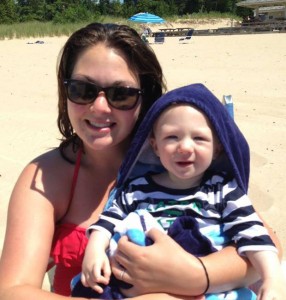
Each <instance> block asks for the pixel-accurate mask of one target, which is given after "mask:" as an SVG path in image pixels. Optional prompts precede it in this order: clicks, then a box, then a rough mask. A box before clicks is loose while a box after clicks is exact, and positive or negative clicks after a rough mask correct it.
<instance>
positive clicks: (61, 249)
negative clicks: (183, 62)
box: [0, 23, 257, 300]
mask: <svg viewBox="0 0 286 300" xmlns="http://www.w3.org/2000/svg"><path fill="white" fill-rule="evenodd" d="M57 79H58V97H59V100H58V109H59V112H58V128H59V131H60V133H61V134H62V141H61V143H60V145H59V147H58V148H56V149H52V150H50V151H48V152H46V153H44V154H42V155H40V156H39V157H37V158H35V159H34V160H33V161H32V162H30V163H29V164H28V165H27V166H26V167H25V168H24V170H23V171H22V173H21V175H20V177H19V179H18V181H17V183H16V185H15V187H14V190H13V192H12V195H11V199H10V202H9V209H8V217H7V227H6V235H5V241H4V246H3V251H2V256H1V260H0V299H1V300H14V299H17V300H21V299H24V300H27V299H37V300H40V299H49V300H53V299H54V300H57V299H65V298H69V295H70V293H71V291H70V280H71V279H72V278H73V277H74V276H75V275H76V274H78V273H79V272H80V271H81V264H82V260H83V254H84V250H85V247H86V244H87V238H86V236H85V231H86V228H87V227H88V226H89V225H90V224H91V223H92V222H94V220H97V219H98V217H99V215H100V214H101V213H102V211H103V210H104V209H105V208H107V207H108V205H109V203H108V202H107V199H108V195H109V194H110V191H111V190H112V188H113V187H114V185H115V181H116V178H117V173H118V170H119V167H120V165H121V163H122V161H123V159H124V157H125V156H126V153H127V150H128V149H129V146H130V142H131V140H132V137H133V135H134V133H135V132H136V131H137V127H138V125H139V124H140V123H141V121H142V118H143V117H144V115H145V114H146V112H147V111H148V109H149V108H150V106H151V105H152V104H153V103H154V102H155V101H156V100H157V99H158V98H159V97H160V96H161V94H162V92H164V90H165V85H164V82H163V75H162V69H161V66H160V64H159V62H158V60H157V58H156V56H155V54H154V52H153V51H152V49H151V48H150V47H149V46H148V45H147V44H145V43H144V42H143V41H142V40H141V38H140V35H139V34H138V33H137V32H136V31H135V30H133V29H131V28H130V27H128V26H124V25H114V24H99V23H92V24H90V25H88V26H86V27H84V28H81V29H79V30H78V31H76V32H74V33H73V34H72V35H71V36H70V37H69V39H68V40H67V42H66V43H65V45H64V47H63V49H62V52H61V57H60V60H59V66H58V74H57ZM149 234H150V237H151V238H152V240H153V241H154V244H153V246H152V251H148V253H147V252H144V251H145V250H144V249H142V247H138V248H137V250H136V251H134V246H135V245H134V244H132V243H130V242H129V241H128V240H127V239H125V238H124V237H123V238H122V239H121V240H120V241H119V243H118V251H117V253H116V255H115V257H114V262H113V263H112V271H113V274H114V276H115V277H117V278H120V274H121V272H122V267H121V266H124V268H125V270H126V273H125V277H124V280H125V279H126V280H127V281H128V282H129V283H131V284H132V285H133V287H132V288H131V289H129V290H128V293H129V294H130V296H137V295H138V296H137V297H135V298H134V299H137V300H139V299H152V300H154V299H193V297H191V296H190V297H188V296H177V295H176V294H181V293H182V294H184V295H197V294H201V293H202V292H203V291H204V289H205V284H206V278H205V273H204V270H203V268H202V266H201V264H200V263H199V262H198V260H197V259H196V257H194V256H193V255H191V254H189V253H186V252H185V251H184V250H182V249H181V247H179V246H178V245H177V244H176V243H174V241H173V240H172V239H171V238H169V237H167V236H166V235H165V234H163V233H161V232H159V231H157V230H151V231H150V233H149ZM162 253H164V255H162ZM170 253H172V254H173V253H176V258H175V259H170ZM143 256H144V257H147V258H148V260H147V261H145V260H142V257H143ZM50 257H52V259H53V261H54V263H55V264H56V268H55V277H54V282H53V291H54V293H51V292H49V291H45V290H42V283H43V278H44V276H45V273H46V271H47V266H48V265H49V258H50ZM226 258H227V261H228V262H229V263H231V264H232V266H233V267H234V268H233V269H232V270H230V269H229V268H228V267H227V266H225V264H224V261H225V259H226ZM182 260H183V261H184V262H185V264H184V265H181V264H178V261H182ZM159 261H160V262H161V263H160V264H158V265H156V264H155V262H156V263H157V262H159ZM204 263H205V265H206V267H207V269H208V272H209V276H210V290H218V291H221V290H223V289H225V287H226V286H227V287H229V288H234V287H237V286H241V285H243V284H244V283H245V282H248V281H249V280H252V281H255V280H256V279H257V275H256V274H255V272H254V269H253V268H252V267H251V265H250V264H249V262H248V261H247V260H245V259H242V258H241V257H240V256H239V255H237V253H236V250H235V247H233V246H231V247H227V248H225V249H223V250H221V251H218V252H217V253H215V254H212V255H209V256H206V257H205V259H204ZM178 275H180V276H181V275H183V276H182V279H181V280H180V282H177V281H176V280H174V278H178ZM129 276H130V277H129ZM131 278H132V279H131ZM158 290H164V291H165V293H156V291H158ZM154 293H155V294H154ZM140 295H142V296H140ZM64 296H66V297H64ZM78 299H83V298H80V297H79V298H78Z"/></svg>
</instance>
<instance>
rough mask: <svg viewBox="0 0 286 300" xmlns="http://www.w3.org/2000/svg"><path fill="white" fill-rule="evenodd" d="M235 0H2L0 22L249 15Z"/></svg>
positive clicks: (63, 21) (59, 21) (64, 21)
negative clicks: (142, 14)
mask: <svg viewBox="0 0 286 300" xmlns="http://www.w3.org/2000/svg"><path fill="white" fill-rule="evenodd" d="M238 1H240V0H165V1H163V0H135V1H134V0H125V1H120V0H1V3H0V23H1V24H12V23H16V22H28V21H40V22H51V21H52V22H54V23H76V22H80V21H90V20H98V19H100V16H102V15H109V16H115V17H122V18H126V19H128V18H129V17H130V16H132V15H134V14H135V13H138V12H151V13H153V14H156V15H159V16H161V17H168V16H174V15H177V16H184V15H189V14H192V13H208V12H220V13H232V14H236V15H238V16H245V15H249V13H250V11H249V10H247V9H242V8H239V7H237V6H236V2H238Z"/></svg>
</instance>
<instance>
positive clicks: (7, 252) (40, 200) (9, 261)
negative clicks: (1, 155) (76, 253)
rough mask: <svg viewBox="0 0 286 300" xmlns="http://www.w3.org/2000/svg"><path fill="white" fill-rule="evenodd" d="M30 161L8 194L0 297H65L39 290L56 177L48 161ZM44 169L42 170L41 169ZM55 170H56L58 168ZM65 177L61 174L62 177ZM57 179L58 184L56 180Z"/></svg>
mask: <svg viewBox="0 0 286 300" xmlns="http://www.w3.org/2000/svg"><path fill="white" fill-rule="evenodd" d="M41 163H43V166H41V167H40V164H39V163H38V162H37V163H31V164H29V165H28V166H27V167H26V168H25V169H24V171H23V172H22V174H21V175H20V177H19V179H18V181H17V183H16V185H15V188H14V190H13V193H12V195H11V199H10V203H9V209H8V218H7V227H6V235H5V241H4V247H3V252H2V256H1V260H0V299H1V300H27V299H29V300H46V299H47V300H60V299H67V298H68V297H62V296H59V295H56V294H53V293H50V292H47V291H44V290H42V289H41V287H42V282H43V278H44V275H45V272H46V268H47V263H48V259H49V254H50V248H51V243H52V238H53V234H54V223H55V214H56V213H55V205H54V204H53V203H52V202H51V201H50V200H49V199H53V198H55V197H56V194H59V193H58V191H59V189H60V184H65V182H58V181H59V177H57V178H55V177H56V175H55V170H58V169H59V168H53V166H52V165H51V163H50V161H49V162H46V166H45V162H41ZM49 165H50V166H49ZM43 169H44V170H43ZM57 173H59V172H58V171H57ZM63 178H64V177H63ZM57 182H58V183H57Z"/></svg>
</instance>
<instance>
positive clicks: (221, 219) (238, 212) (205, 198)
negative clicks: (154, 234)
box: [89, 174, 277, 254]
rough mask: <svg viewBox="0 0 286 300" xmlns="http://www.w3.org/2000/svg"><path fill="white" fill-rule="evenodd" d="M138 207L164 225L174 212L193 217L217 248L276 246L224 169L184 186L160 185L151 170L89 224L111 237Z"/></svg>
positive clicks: (173, 216)
mask: <svg viewBox="0 0 286 300" xmlns="http://www.w3.org/2000/svg"><path fill="white" fill-rule="evenodd" d="M137 209H146V210H147V211H149V212H150V214H151V215H152V216H153V217H154V218H156V220H157V221H158V222H159V223H160V224H161V225H162V227H163V228H164V230H166V231H167V230H168V229H169V227H170V226H171V225H172V223H173V222H174V221H175V219H176V218H178V217H181V216H188V217H190V218H192V219H193V220H195V222H196V223H197V226H198V228H199V232H200V233H201V235H202V236H204V237H206V238H208V239H209V241H210V243H211V245H212V246H213V248H214V249H215V250H220V249H222V248H223V247H225V246H226V245H228V244H230V243H235V244H236V246H237V249H238V252H239V253H240V254H243V252H245V251H261V250H270V251H275V252H277V250H276V248H275V246H274V244H273V242H272V240H271V239H270V237H269V235H268V232H267V230H266V228H265V227H264V226H263V223H262V221H261V220H260V218H259V217H258V215H257V214H256V212H255V210H254V208H253V206H252V204H251V201H250V199H249V198H248V196H247V195H246V194H245V193H244V192H243V191H242V189H240V188H239V186H238V184H237V182H236V180H235V179H232V180H229V179H227V178H226V177H224V176H223V175H222V174H220V175H213V176H211V177H210V178H208V179H207V180H206V181H204V182H203V183H202V184H201V185H200V186H197V187H193V188H189V189H184V190H180V189H171V188H167V187H163V186H160V185H158V184H157V183H156V182H154V180H153V179H152V177H151V175H146V176H145V177H139V178H136V179H133V180H132V181H131V182H129V184H128V186H127V188H126V189H125V190H123V191H122V193H121V195H120V197H119V198H118V199H115V200H114V201H113V203H112V205H111V207H110V208H109V209H108V210H107V211H104V212H103V213H102V215H101V216H100V219H99V220H98V222H96V223H95V224H93V225H92V226H91V227H90V228H89V229H97V230H101V231H104V232H105V233H106V234H107V235H108V237H109V238H110V237H111V236H112V235H113V230H114V227H115V226H116V225H117V224H118V222H120V221H122V220H123V219H124V218H125V217H126V216H127V215H128V213H130V212H132V211H135V210H137Z"/></svg>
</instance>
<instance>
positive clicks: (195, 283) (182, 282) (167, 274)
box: [112, 229, 207, 297]
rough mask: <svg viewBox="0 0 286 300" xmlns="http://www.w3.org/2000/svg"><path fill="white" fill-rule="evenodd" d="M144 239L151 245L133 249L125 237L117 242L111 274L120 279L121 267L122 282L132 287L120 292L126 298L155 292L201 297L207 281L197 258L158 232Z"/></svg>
mask: <svg viewBox="0 0 286 300" xmlns="http://www.w3.org/2000/svg"><path fill="white" fill-rule="evenodd" d="M148 236H149V237H150V238H151V239H152V240H153V241H154V244H153V245H151V246H147V247H140V246H137V245H135V244H133V243H132V242H129V241H128V239H127V237H125V236H124V237H122V238H121V239H120V241H119V243H118V250H117V253H116V255H115V257H114V259H113V260H112V271H113V273H114V275H115V276H116V277H117V278H118V279H120V275H121V273H122V267H123V268H124V269H126V271H125V273H124V276H123V280H124V281H125V282H128V283H130V284H132V285H133V288H131V289H128V290H124V291H123V293H124V294H125V295H126V296H128V297H133V296H136V295H142V294H146V293H156V292H165V293H170V294H174V293H175V294H180V295H200V294H202V293H203V291H204V290H205V288H206V284H207V282H206V278H205V273H204V270H203V268H202V266H201V264H200V263H199V261H198V260H197V258H196V257H194V256H193V255H190V254H189V253H188V252H186V251H185V250H184V249H183V248H181V247H180V246H179V245H178V244H177V243H176V242H175V241H174V240H173V239H172V238H170V237H169V236H168V235H166V234H164V233H162V232H160V231H159V230H156V229H152V230H150V231H149V233H148ZM190 270H192V271H191V272H190ZM190 275H191V276H190ZM190 279H191V280H190Z"/></svg>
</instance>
